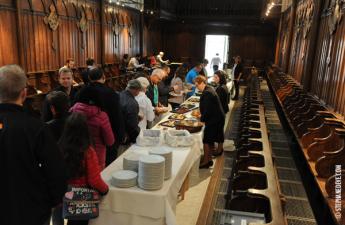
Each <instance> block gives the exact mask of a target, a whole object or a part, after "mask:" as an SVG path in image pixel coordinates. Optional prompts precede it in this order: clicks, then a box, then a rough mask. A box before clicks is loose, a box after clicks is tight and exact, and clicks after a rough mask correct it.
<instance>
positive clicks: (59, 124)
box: [46, 113, 69, 142]
mask: <svg viewBox="0 0 345 225" xmlns="http://www.w3.org/2000/svg"><path fill="white" fill-rule="evenodd" d="M68 115H69V114H68V113H66V115H62V116H59V117H57V118H55V119H52V120H50V121H48V122H47V123H46V124H47V125H46V126H47V127H48V128H49V130H50V131H51V133H52V134H53V136H54V138H55V140H56V142H58V141H59V139H60V137H61V135H62V132H63V129H64V126H65V122H66V119H67V117H68Z"/></svg>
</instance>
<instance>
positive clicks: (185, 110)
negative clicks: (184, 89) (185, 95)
mask: <svg viewBox="0 0 345 225" xmlns="http://www.w3.org/2000/svg"><path fill="white" fill-rule="evenodd" d="M189 111H190V109H188V108H186V107H183V106H181V107H179V108H176V109H174V110H172V111H171V112H173V113H178V114H184V113H187V112H189Z"/></svg>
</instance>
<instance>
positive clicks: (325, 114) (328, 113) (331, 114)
mask: <svg viewBox="0 0 345 225" xmlns="http://www.w3.org/2000/svg"><path fill="white" fill-rule="evenodd" d="M316 114H318V115H320V116H331V117H336V116H335V114H334V113H332V112H330V111H316Z"/></svg>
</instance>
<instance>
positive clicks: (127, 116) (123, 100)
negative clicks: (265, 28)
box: [120, 79, 142, 144]
mask: <svg viewBox="0 0 345 225" xmlns="http://www.w3.org/2000/svg"><path fill="white" fill-rule="evenodd" d="M141 90H142V86H141V84H140V82H139V81H138V80H136V79H134V80H131V81H129V82H128V85H127V87H126V90H124V91H122V92H121V93H120V104H121V109H122V115H123V119H124V121H125V130H126V141H125V144H130V143H135V142H136V139H137V136H138V135H139V133H140V128H139V104H138V102H137V101H136V100H135V96H137V95H138V94H139V93H140V91H141Z"/></svg>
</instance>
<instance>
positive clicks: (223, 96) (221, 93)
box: [216, 84, 230, 114]
mask: <svg viewBox="0 0 345 225" xmlns="http://www.w3.org/2000/svg"><path fill="white" fill-rule="evenodd" d="M216 92H217V95H218V97H219V100H220V103H221V105H222V108H223V111H224V113H225V114H226V113H227V112H229V101H230V96H229V90H228V87H227V86H226V85H225V84H223V85H221V86H218V87H217V88H216Z"/></svg>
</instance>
